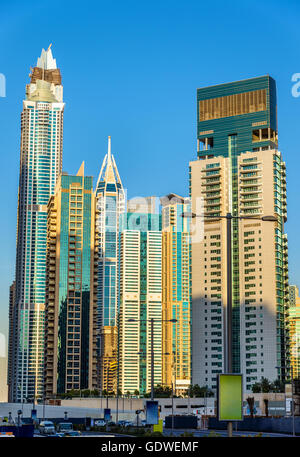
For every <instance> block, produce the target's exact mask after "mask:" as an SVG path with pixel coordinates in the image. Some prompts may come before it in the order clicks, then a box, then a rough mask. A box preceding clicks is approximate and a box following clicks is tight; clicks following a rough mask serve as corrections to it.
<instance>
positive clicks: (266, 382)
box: [260, 377, 272, 394]
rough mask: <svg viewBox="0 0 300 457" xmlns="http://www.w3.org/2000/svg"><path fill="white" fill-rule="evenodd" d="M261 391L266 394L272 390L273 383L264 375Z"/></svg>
mask: <svg viewBox="0 0 300 457" xmlns="http://www.w3.org/2000/svg"><path fill="white" fill-rule="evenodd" d="M260 384H261V391H262V392H263V393H264V394H266V393H269V392H271V390H272V383H271V382H270V381H269V380H268V379H267V378H264V377H262V378H261V383H260Z"/></svg>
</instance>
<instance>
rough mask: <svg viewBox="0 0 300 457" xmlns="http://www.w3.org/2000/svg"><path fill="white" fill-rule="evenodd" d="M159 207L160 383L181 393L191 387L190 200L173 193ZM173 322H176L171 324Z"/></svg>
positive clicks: (162, 200)
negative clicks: (186, 214)
mask: <svg viewBox="0 0 300 457" xmlns="http://www.w3.org/2000/svg"><path fill="white" fill-rule="evenodd" d="M160 201H161V205H162V319H163V322H162V384H163V386H168V387H172V386H173V391H174V392H175V393H176V394H183V393H185V392H186V390H187V389H188V388H189V386H190V384H191V300H190V298H191V297H190V295H191V272H190V253H191V250H190V247H191V245H190V220H189V219H187V218H184V217H182V216H183V213H185V212H190V201H189V199H184V198H183V197H180V196H178V195H176V194H170V195H168V196H167V197H162V198H161V199H160ZM174 319H175V320H176V322H175V323H173V322H171V321H172V320H174Z"/></svg>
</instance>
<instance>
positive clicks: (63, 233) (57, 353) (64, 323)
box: [45, 164, 97, 398]
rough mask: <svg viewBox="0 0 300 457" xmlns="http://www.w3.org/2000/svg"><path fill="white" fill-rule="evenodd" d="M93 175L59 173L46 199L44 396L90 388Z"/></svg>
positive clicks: (94, 296)
mask: <svg viewBox="0 0 300 457" xmlns="http://www.w3.org/2000/svg"><path fill="white" fill-rule="evenodd" d="M96 312H97V255H96V247H95V198H94V194H93V178H92V177H91V176H84V164H82V165H81V167H80V169H79V171H78V173H77V175H76V176H69V175H67V174H65V173H63V174H62V175H61V177H60V179H59V181H58V183H57V187H56V191H55V194H54V195H53V196H52V197H51V198H50V200H49V203H48V227H47V269H46V318H45V395H46V397H47V398H49V397H51V396H53V395H56V394H57V393H65V392H68V391H70V390H72V389H75V390H76V389H93V388H95V387H96Z"/></svg>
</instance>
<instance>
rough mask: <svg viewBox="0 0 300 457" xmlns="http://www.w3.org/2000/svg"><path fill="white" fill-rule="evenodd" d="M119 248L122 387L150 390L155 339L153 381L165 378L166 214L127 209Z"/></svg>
mask: <svg viewBox="0 0 300 457" xmlns="http://www.w3.org/2000/svg"><path fill="white" fill-rule="evenodd" d="M147 201H148V202H149V200H147V199H145V202H147ZM146 206H148V205H147V204H146ZM128 207H130V208H132V206H131V205H130V203H129V205H128ZM150 207H151V205H150V206H148V208H150ZM119 252H120V258H119V262H120V298H119V300H120V303H119V386H120V389H121V391H122V392H123V393H125V394H126V393H127V392H131V393H134V392H135V391H139V392H140V393H145V392H149V391H150V389H151V345H152V343H153V354H154V367H153V370H154V371H153V380H154V385H158V384H161V382H162V366H161V364H162V350H161V348H162V346H161V342H162V276H161V275H162V266H161V255H162V233H161V215H159V214H154V213H151V212H148V213H139V212H127V213H124V214H122V215H121V218H120V244H119ZM151 319H152V320H153V321H152V322H153V334H152V332H151Z"/></svg>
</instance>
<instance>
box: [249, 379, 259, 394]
mask: <svg viewBox="0 0 300 457" xmlns="http://www.w3.org/2000/svg"><path fill="white" fill-rule="evenodd" d="M251 389H252V392H253V393H254V394H258V393H259V392H261V383H260V382H256V383H254V384H253V385H252V387H251Z"/></svg>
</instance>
